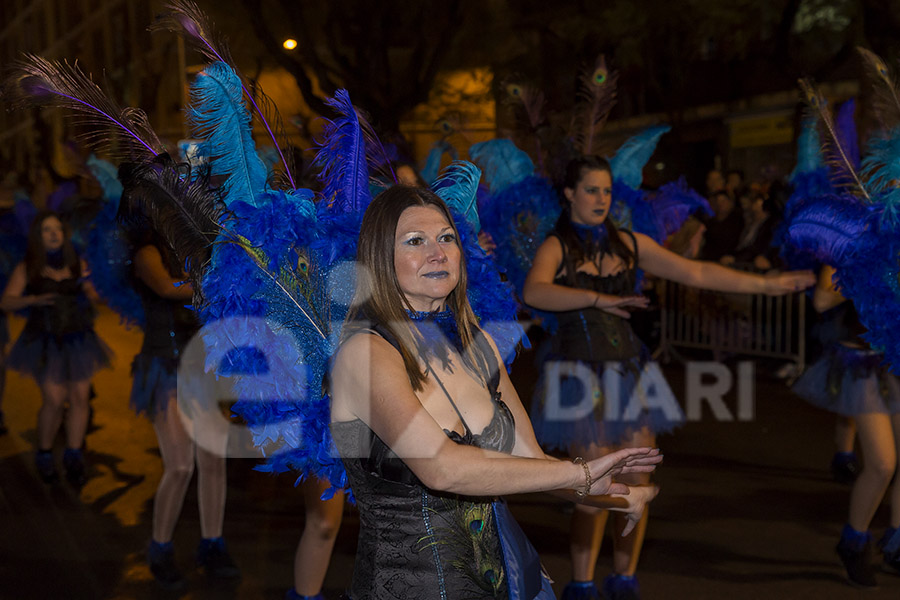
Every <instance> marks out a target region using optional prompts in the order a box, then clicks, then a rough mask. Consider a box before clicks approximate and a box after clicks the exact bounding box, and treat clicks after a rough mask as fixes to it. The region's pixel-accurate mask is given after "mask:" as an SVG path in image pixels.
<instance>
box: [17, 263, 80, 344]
mask: <svg viewBox="0 0 900 600" xmlns="http://www.w3.org/2000/svg"><path fill="white" fill-rule="evenodd" d="M25 294H27V295H35V296H39V295H41V294H55V298H54V300H53V304H51V305H48V306H32V307H31V308H29V309H28V320H27V321H26V322H25V329H24V331H23V333H25V334H26V335H28V336H33V335H42V334H47V335H56V336H64V335H71V334H77V333H84V332H86V331H90V330H92V329H93V328H94V308H93V306H92V305H91V302H90V300H88V297H87V296H86V295H85V294H84V291H83V290H82V287H81V280H80V279H76V278H75V277H69V278H68V279H63V280H62V281H56V280H55V279H51V278H49V277H38V278H37V279H35V280H34V281H31V282H29V283H28V285H26V287H25Z"/></svg>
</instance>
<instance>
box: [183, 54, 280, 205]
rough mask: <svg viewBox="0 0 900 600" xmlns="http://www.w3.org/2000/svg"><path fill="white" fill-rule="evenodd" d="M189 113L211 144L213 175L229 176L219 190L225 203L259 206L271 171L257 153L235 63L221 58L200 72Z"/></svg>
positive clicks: (201, 135) (199, 134)
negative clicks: (267, 169) (224, 61)
mask: <svg viewBox="0 0 900 600" xmlns="http://www.w3.org/2000/svg"><path fill="white" fill-rule="evenodd" d="M187 115H188V122H189V124H190V126H191V129H192V131H193V135H195V136H196V137H198V138H202V139H205V140H206V142H207V144H208V148H209V152H210V154H211V156H210V158H211V175H213V176H221V177H224V178H225V180H224V182H223V183H222V184H221V187H220V190H219V191H220V192H221V194H222V199H223V201H224V202H225V205H226V206H231V205H232V204H233V203H235V202H238V201H242V202H247V203H248V204H251V205H253V206H256V202H257V196H259V195H260V194H262V193H263V192H264V191H265V189H266V179H267V171H266V166H265V164H264V163H263V162H262V160H260V158H259V155H258V154H257V153H256V144H255V142H254V141H253V133H252V129H251V127H250V113H249V111H248V110H247V106H246V105H245V104H244V98H243V88H242V87H241V80H240V78H239V77H238V76H237V74H236V73H235V72H234V70H233V69H232V68H231V67H229V66H228V65H226V64H225V63H221V62H217V63H212V64H210V65H209V66H207V67H206V68H205V69H204V70H203V71H201V72H200V74H199V75H198V76H197V77H196V78H195V79H194V82H193V83H192V84H191V107H190V108H189V109H188V111H187Z"/></svg>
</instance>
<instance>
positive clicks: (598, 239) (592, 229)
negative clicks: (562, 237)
mask: <svg viewBox="0 0 900 600" xmlns="http://www.w3.org/2000/svg"><path fill="white" fill-rule="evenodd" d="M571 223H572V228H573V229H574V230H575V233H577V234H578V238H579V239H580V240H581V241H582V242H584V243H585V245H586V246H587V247H588V248H592V247H593V248H598V249H599V250H600V253H601V254H609V232H608V231H607V230H606V224H605V223H604V224H601V225H593V226H592V225H582V224H581V223H576V222H574V221H571Z"/></svg>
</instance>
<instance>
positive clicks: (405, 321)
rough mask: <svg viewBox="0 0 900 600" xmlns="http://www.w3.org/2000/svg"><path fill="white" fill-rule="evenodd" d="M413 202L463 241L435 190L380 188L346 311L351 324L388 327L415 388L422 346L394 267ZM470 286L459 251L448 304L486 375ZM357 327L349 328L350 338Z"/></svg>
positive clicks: (362, 236)
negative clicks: (403, 220)
mask: <svg viewBox="0 0 900 600" xmlns="http://www.w3.org/2000/svg"><path fill="white" fill-rule="evenodd" d="M413 206H421V207H433V208H436V209H437V210H439V211H440V212H441V214H442V215H444V218H445V219H447V222H448V223H449V224H450V227H451V228H452V229H453V233H454V235H455V236H456V243H457V245H458V244H459V240H460V237H459V231H457V229H456V225H455V224H454V223H453V217H452V216H451V215H450V210H449V209H448V208H447V205H446V204H444V201H443V200H441V198H440V197H438V196H437V195H436V194H435V193H434V192H432V191H431V190H428V189H423V188H417V187H411V186H406V185H395V186H393V187H391V188H388V189H387V190H385V191H383V192H381V193H380V194H379V195H378V196H377V197H376V198H375V199H374V200H373V201H372V203H371V204H370V205H369V207H368V209H367V210H366V214H365V216H364V217H363V221H362V227H361V228H360V232H359V244H358V247H357V251H356V260H357V263H358V264H359V265H360V266H361V267H362V268H361V269H360V273H359V277H358V278H357V288H356V295H355V296H354V298H353V303H352V304H351V306H350V311H349V312H348V314H347V323H348V325H349V324H351V323H352V322H354V321H366V320H369V321H374V322H375V323H378V324H380V325H381V326H383V327H385V328H387V330H388V331H389V332H390V333H391V334H392V335H393V336H394V337H395V338H396V340H397V343H398V346H399V347H398V350H399V351H400V355H401V356H402V357H403V364H404V366H405V367H406V373H407V375H408V376H409V381H410V383H411V384H412V387H413V389H414V390H417V391H418V390H421V389H422V384H423V383H424V381H425V374H424V373H423V372H422V370H421V368H420V367H419V362H418V360H417V355H418V351H419V349H420V345H419V342H418V341H417V337H418V336H417V334H416V333H414V328H413V326H412V320H411V319H410V318H409V315H407V313H406V311H407V310H413V307H412V306H411V305H410V304H409V301H408V300H407V299H406V296H405V295H404V293H403V290H402V289H401V288H400V282H399V281H398V280H397V273H396V270H395V269H394V243H395V239H396V235H397V222H398V221H399V220H400V215H401V214H403V211H405V210H406V209H407V208H410V207H413ZM466 286H467V276H466V262H465V258H464V257H463V256H462V254H460V265H459V282H458V283H457V285H456V288H454V289H453V291H452V292H450V294H449V295H448V296H447V307H448V308H449V309H450V310H451V311H452V312H453V315H454V316H455V317H456V324H457V328H458V330H459V337H460V341H461V342H462V348H463V352H462V358H463V361H464V362H465V363H466V365H467V366H468V367H469V368H470V369H472V370H473V371H475V372H480V373H481V374H482V375H483V376H485V377H487V376H488V373H487V365H488V364H490V363H488V362H487V357H486V356H485V355H484V351H483V350H482V349H481V348H480V347H479V345H478V344H475V343H473V341H474V335H475V334H477V332H478V322H477V320H476V318H475V313H474V312H472V307H471V306H469V300H468V298H467V297H466ZM356 330H357V329H356V328H353V327H346V328H345V329H344V331H345V337H347V336H349V335H352V333H353V332H354V331H356Z"/></svg>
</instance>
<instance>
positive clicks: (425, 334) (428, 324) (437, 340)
mask: <svg viewBox="0 0 900 600" xmlns="http://www.w3.org/2000/svg"><path fill="white" fill-rule="evenodd" d="M406 314H407V315H408V316H409V318H410V320H411V321H412V322H413V324H414V325H415V327H416V330H417V331H418V332H419V333H420V334H421V336H422V341H423V343H424V347H423V349H422V350H423V354H431V355H433V356H435V357H437V358H439V359H440V360H441V361H443V363H444V364H445V365H446V364H447V363H448V361H449V359H450V355H449V353H448V352H447V349H448V347H447V343H448V342H449V343H450V344H451V345H452V346H453V348H454V349H455V350H456V351H457V352H459V353H460V354H462V340H461V339H460V337H459V329H458V328H457V325H456V315H454V314H453V311H451V310H449V309H448V310H437V311H434V312H425V311H413V310H407V311H406Z"/></svg>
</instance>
